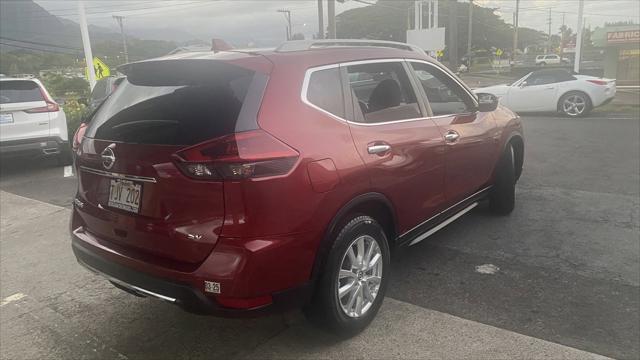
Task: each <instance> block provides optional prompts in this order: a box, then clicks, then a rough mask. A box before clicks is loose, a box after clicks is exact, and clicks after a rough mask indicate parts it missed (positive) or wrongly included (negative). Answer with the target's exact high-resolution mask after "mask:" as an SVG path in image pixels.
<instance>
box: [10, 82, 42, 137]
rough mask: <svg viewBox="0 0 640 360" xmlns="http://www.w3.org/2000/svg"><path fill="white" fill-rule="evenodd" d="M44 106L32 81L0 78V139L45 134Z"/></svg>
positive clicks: (37, 87)
mask: <svg viewBox="0 0 640 360" xmlns="http://www.w3.org/2000/svg"><path fill="white" fill-rule="evenodd" d="M46 106H47V103H46V102H45V98H44V96H43V94H42V91H41V90H40V86H39V85H38V83H36V82H35V81H31V80H0V141H11V140H22V139H37V138H46V137H48V136H49V113H48V112H46V111H39V110H38V109H45V108H46Z"/></svg>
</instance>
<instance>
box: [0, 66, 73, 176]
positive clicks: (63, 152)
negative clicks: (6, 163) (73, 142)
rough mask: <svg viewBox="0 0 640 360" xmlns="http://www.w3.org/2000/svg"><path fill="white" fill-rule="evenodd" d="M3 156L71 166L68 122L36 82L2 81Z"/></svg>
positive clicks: (0, 123)
mask: <svg viewBox="0 0 640 360" xmlns="http://www.w3.org/2000/svg"><path fill="white" fill-rule="evenodd" d="M0 155H1V156H2V157H8V156H18V155H25V156H27V155H32V156H34V155H35V156H55V157H57V158H58V162H59V163H60V164H61V165H67V164H69V163H70V162H71V151H70V148H69V135H68V134H67V118H66V116H65V114H64V111H63V110H62V108H61V107H60V106H59V105H58V104H57V103H56V102H55V101H54V100H53V99H52V98H51V96H50V95H49V93H48V92H47V90H46V89H45V88H44V86H43V85H42V83H41V82H40V81H38V80H37V79H18V78H7V77H0Z"/></svg>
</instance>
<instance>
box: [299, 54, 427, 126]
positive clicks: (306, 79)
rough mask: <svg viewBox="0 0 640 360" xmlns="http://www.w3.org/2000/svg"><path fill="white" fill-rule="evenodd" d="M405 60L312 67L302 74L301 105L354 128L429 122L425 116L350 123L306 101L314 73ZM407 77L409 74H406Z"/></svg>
mask: <svg viewBox="0 0 640 360" xmlns="http://www.w3.org/2000/svg"><path fill="white" fill-rule="evenodd" d="M406 60H407V59H399V58H390V59H372V60H357V61H348V62H343V63H338V64H330V65H321V66H316V67H312V68H309V69H307V70H306V72H305V74H304V80H303V81H302V91H301V92H300V99H301V100H302V102H303V103H305V104H306V105H308V106H310V107H312V108H314V109H316V110H318V111H320V112H322V113H324V114H326V115H329V116H330V117H331V118H333V119H334V120H338V121H341V122H344V123H347V124H350V125H355V126H379V125H389V124H397V123H403V122H409V121H426V120H430V119H431V117H428V116H425V117H420V118H411V119H402V120H392V121H384V122H377V123H359V122H355V121H350V120H347V119H344V118H341V117H340V116H337V115H334V114H332V113H330V112H328V111H326V110H324V109H322V108H320V107H318V106H316V105H315V104H313V103H311V102H310V101H309V99H307V92H308V91H309V79H310V78H311V74H313V73H314V72H316V71H321V70H327V69H333V68H339V67H341V66H351V65H362V64H375V63H384V62H400V63H402V62H405V61H406ZM407 76H409V74H407Z"/></svg>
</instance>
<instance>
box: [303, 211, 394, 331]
mask: <svg viewBox="0 0 640 360" xmlns="http://www.w3.org/2000/svg"><path fill="white" fill-rule="evenodd" d="M360 241H362V242H363V246H362V248H363V249H365V251H364V252H363V253H365V254H364V255H365V256H363V261H362V262H364V263H363V264H362V266H363V267H366V265H368V264H366V262H367V260H366V258H367V256H366V253H367V250H368V249H369V247H367V244H368V245H369V246H374V245H373V243H374V242H375V244H376V245H377V247H375V246H374V249H373V250H374V251H373V252H374V253H375V254H374V256H371V259H374V258H376V257H377V256H378V255H379V256H380V257H378V260H377V261H375V265H372V268H371V269H369V270H366V271H362V270H360V269H354V267H356V268H357V267H358V263H357V261H358V258H359V257H360V253H361V251H360V249H361V248H360V247H359V242H360ZM349 250H352V251H353V253H352V254H353V255H354V260H356V263H355V264H354V263H353V262H352V261H351V259H352V257H351V256H350V255H349V254H348V252H349ZM390 255H391V254H390V251H389V244H388V242H387V237H386V235H385V233H384V230H383V229H382V227H381V226H380V225H379V224H378V222H377V221H376V220H375V219H373V218H371V217H369V216H365V215H356V216H354V217H352V218H351V220H349V221H348V222H347V223H346V225H344V227H342V229H341V230H340V232H339V233H338V236H337V237H336V239H335V241H334V243H333V245H332V247H331V250H330V251H329V254H328V255H327V259H326V261H325V264H324V267H323V270H322V273H321V275H320V278H319V279H318V283H317V285H316V289H315V292H314V296H313V299H312V301H311V303H310V304H309V306H307V307H306V308H305V309H304V313H305V315H306V316H307V318H308V319H309V320H310V321H311V322H313V323H315V324H317V325H319V326H321V327H324V328H325V329H327V330H329V331H332V332H334V333H336V334H338V335H340V336H343V337H351V336H353V335H356V334H358V333H359V332H361V331H362V330H364V329H365V328H366V327H367V326H368V325H369V323H371V321H372V320H373V318H374V317H375V316H376V314H377V313H378V310H379V309H380V306H381V305H382V301H383V299H384V295H385V292H386V288H387V282H388V280H389V275H390ZM354 265H355V266H354ZM347 268H349V269H350V270H346V269H347ZM340 269H345V271H343V272H341V271H340ZM356 272H357V273H358V274H357V275H356V274H355V273H356ZM346 273H351V274H349V276H344V274H346ZM376 274H377V275H380V276H379V282H378V281H377V280H376V279H375V278H374V277H375V276H374V275H376ZM339 276H340V277H339ZM349 284H352V285H351V286H350V285H349ZM376 285H377V291H376V290H375V289H376ZM365 286H368V289H369V291H368V292H367V291H365V290H366V289H367V288H365ZM339 289H345V290H346V289H349V290H347V291H344V293H343V295H342V297H340V295H339V294H338V290H339ZM367 293H368V294H369V296H367ZM358 295H360V296H361V298H360V299H359V298H358ZM352 297H353V298H354V300H353V302H350V300H351V299H352ZM371 297H373V301H371V300H370V298H371ZM358 301H360V308H358ZM350 310H352V311H351V313H349V312H350ZM358 311H360V312H361V314H358Z"/></svg>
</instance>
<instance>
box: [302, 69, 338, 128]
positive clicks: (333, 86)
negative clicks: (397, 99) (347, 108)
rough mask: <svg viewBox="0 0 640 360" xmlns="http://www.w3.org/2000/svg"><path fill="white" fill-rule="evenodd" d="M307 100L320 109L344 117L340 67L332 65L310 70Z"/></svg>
mask: <svg viewBox="0 0 640 360" xmlns="http://www.w3.org/2000/svg"><path fill="white" fill-rule="evenodd" d="M307 100H308V101H309V102H310V103H312V104H313V105H315V106H317V107H319V108H320V109H322V110H325V111H327V112H329V113H331V114H333V115H335V116H338V117H340V118H344V116H345V115H344V98H343V95H342V83H341V82H340V69H339V68H338V67H334V68H331V69H323V70H316V71H314V72H312V73H311V76H310V77H309V84H308V88H307Z"/></svg>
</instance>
